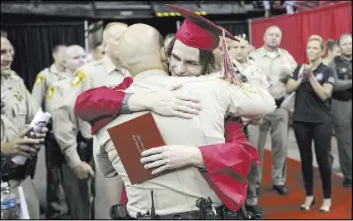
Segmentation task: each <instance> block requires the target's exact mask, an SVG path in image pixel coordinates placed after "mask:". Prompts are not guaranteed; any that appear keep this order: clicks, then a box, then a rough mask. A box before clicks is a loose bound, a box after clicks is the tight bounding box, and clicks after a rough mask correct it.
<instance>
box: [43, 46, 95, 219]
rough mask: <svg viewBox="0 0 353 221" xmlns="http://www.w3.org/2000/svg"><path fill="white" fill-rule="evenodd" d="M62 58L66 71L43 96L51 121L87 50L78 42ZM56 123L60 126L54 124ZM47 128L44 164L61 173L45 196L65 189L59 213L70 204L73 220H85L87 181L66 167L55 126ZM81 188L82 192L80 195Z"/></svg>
mask: <svg viewBox="0 0 353 221" xmlns="http://www.w3.org/2000/svg"><path fill="white" fill-rule="evenodd" d="M64 61H65V62H64V65H65V72H63V73H60V76H59V78H58V79H57V81H55V82H53V83H52V84H51V85H50V86H49V88H48V90H47V94H46V97H45V106H46V108H47V111H48V112H49V113H51V114H52V116H53V121H54V117H55V112H56V107H57V105H58V104H60V101H61V99H65V89H66V88H67V87H69V85H70V82H71V81H72V79H73V75H74V73H75V71H76V70H77V68H79V67H80V66H82V65H83V64H85V63H86V51H85V50H84V49H83V48H82V47H81V46H79V45H71V46H69V47H67V49H66V51H65V53H64ZM66 96H67V95H66ZM56 126H59V125H57V124H56ZM60 127H62V125H60ZM48 128H50V129H51V131H50V132H51V133H50V134H49V135H48V136H47V141H50V145H47V151H46V153H50V154H46V161H47V165H51V166H54V167H55V168H56V170H55V171H56V172H57V173H56V174H52V175H55V176H60V177H58V178H56V179H54V180H56V181H57V183H56V187H59V186H60V187H63V188H55V187H54V186H52V188H50V189H49V190H48V192H47V195H48V196H50V195H51V194H55V191H61V190H62V189H64V194H63V193H62V194H61V195H65V196H66V199H67V201H66V200H65V197H61V198H60V199H57V200H56V205H62V208H61V214H66V213H67V212H68V208H69V207H70V213H71V214H70V215H71V218H72V219H88V218H89V198H88V197H89V193H88V191H86V192H84V191H83V190H84V189H86V190H88V186H87V182H84V183H83V184H81V183H78V180H77V178H76V176H75V175H74V174H73V171H72V170H71V169H70V168H68V166H67V164H65V161H64V157H63V154H62V151H61V148H60V145H59V144H58V143H57V140H56V139H55V136H54V134H55V131H56V130H57V128H54V127H53V124H50V125H49V126H48ZM63 129H67V128H63ZM59 130H60V129H59ZM67 132H68V133H70V132H71V131H69V130H67ZM48 148H51V150H50V151H49V150H48ZM79 184H81V187H78V185H79ZM81 190H82V193H83V194H79V193H80V191H81ZM61 192H62V191H61ZM81 195H82V197H84V198H86V200H83V199H82V197H81ZM77 200H79V201H77ZM66 202H68V204H69V205H68V206H67V205H66Z"/></svg>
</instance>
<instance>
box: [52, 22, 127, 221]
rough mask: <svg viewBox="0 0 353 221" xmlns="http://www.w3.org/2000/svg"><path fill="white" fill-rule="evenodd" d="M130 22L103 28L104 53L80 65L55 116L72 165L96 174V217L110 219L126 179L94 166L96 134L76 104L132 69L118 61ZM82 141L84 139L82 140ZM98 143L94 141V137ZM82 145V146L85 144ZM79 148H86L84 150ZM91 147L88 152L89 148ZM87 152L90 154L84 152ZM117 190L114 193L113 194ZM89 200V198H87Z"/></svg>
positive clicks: (83, 175) (80, 172) (83, 174)
mask: <svg viewBox="0 0 353 221" xmlns="http://www.w3.org/2000/svg"><path fill="white" fill-rule="evenodd" d="M126 28H127V25H126V24H124V23H119V22H113V23H109V24H107V25H106V27H105V29H104V31H103V43H102V45H103V49H104V53H105V55H104V57H103V58H102V59H100V60H98V61H92V62H89V63H88V64H85V65H83V66H81V67H80V68H78V69H77V70H76V72H75V74H74V77H73V79H72V80H71V82H70V83H68V86H67V89H65V93H66V94H70V96H67V95H66V96H65V99H61V101H60V102H59V104H58V107H57V108H56V111H55V113H54V116H53V121H54V122H53V127H54V128H55V129H54V134H55V137H56V139H57V140H58V142H59V144H60V147H61V149H62V151H63V153H64V157H65V159H66V162H67V164H68V166H69V167H70V168H71V169H72V170H73V171H74V173H75V175H76V177H77V178H79V179H81V180H87V179H88V178H91V177H93V176H95V179H94V180H93V182H95V193H96V194H95V199H94V216H95V217H94V218H95V219H109V209H110V206H111V205H114V204H117V203H119V202H120V197H121V191H122V185H123V183H122V181H121V178H119V177H118V178H116V179H115V178H114V179H106V178H104V177H103V175H102V174H100V173H99V172H96V173H93V170H94V167H93V168H92V166H93V165H90V164H89V163H87V162H89V161H90V160H91V159H88V158H91V156H92V155H89V152H90V153H92V152H91V151H92V135H91V131H90V126H89V124H88V123H87V122H84V121H81V120H79V119H77V118H76V116H75V114H74V104H75V101H76V97H77V96H78V95H79V94H80V93H82V92H83V91H85V90H89V89H91V88H95V87H101V86H115V85H118V84H120V83H121V82H122V80H123V79H124V78H125V77H128V76H129V73H128V72H127V71H125V70H124V69H123V68H121V66H120V65H119V62H118V53H117V50H116V45H117V44H118V39H119V36H120V34H121V33H122V32H123V31H125V30H126ZM77 138H79V139H81V140H86V141H87V143H89V142H90V143H91V145H90V146H87V147H85V148H83V146H79V148H77V144H78V142H77ZM79 143H82V142H79ZM93 145H94V141H93ZM81 147H82V148H81ZM78 150H84V151H82V153H81V154H80V153H79V152H78ZM86 151H88V152H86ZM84 152H86V153H87V154H84ZM112 193H114V194H112ZM84 202H86V201H84Z"/></svg>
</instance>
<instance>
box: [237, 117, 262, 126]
mask: <svg viewBox="0 0 353 221" xmlns="http://www.w3.org/2000/svg"><path fill="white" fill-rule="evenodd" d="M241 119H242V122H243V125H248V124H252V125H259V124H261V123H262V118H257V119H249V118H245V117H242V118H241Z"/></svg>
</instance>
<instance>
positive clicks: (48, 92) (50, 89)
mask: <svg viewBox="0 0 353 221" xmlns="http://www.w3.org/2000/svg"><path fill="white" fill-rule="evenodd" d="M54 91H55V86H54V85H50V86H49V88H48V90H47V98H48V99H49V100H50V99H51V98H52V97H53V95H54Z"/></svg>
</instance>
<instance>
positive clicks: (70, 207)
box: [45, 133, 94, 219]
mask: <svg viewBox="0 0 353 221" xmlns="http://www.w3.org/2000/svg"><path fill="white" fill-rule="evenodd" d="M77 141H78V142H77V143H78V147H77V150H78V151H79V155H80V158H81V160H82V161H85V162H89V161H90V158H92V151H88V150H89V149H92V144H89V141H86V140H85V139H84V138H83V137H82V136H81V135H80V134H79V135H78V137H77ZM45 145H46V154H45V155H46V156H45V157H46V166H47V210H46V217H47V218H48V219H54V218H63V216H65V215H67V214H70V218H71V219H90V218H91V217H92V215H93V214H92V212H91V211H90V205H91V203H90V191H89V189H90V188H89V182H88V181H89V180H88V179H85V180H80V179H79V178H77V176H76V175H75V173H74V171H73V170H72V169H71V168H70V167H69V166H68V165H67V163H66V162H65V159H64V156H63V154H62V153H61V149H60V147H59V145H58V143H57V141H56V139H55V137H54V134H53V133H48V135H47V137H46V142H45ZM91 183H94V182H91ZM91 189H93V188H91Z"/></svg>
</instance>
